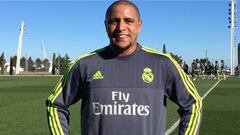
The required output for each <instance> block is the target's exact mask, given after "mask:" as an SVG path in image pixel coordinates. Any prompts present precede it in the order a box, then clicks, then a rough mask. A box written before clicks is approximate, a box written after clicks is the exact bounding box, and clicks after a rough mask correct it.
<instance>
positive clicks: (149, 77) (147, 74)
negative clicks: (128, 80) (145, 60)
mask: <svg viewBox="0 0 240 135" xmlns="http://www.w3.org/2000/svg"><path fill="white" fill-rule="evenodd" d="M153 79H154V76H153V73H152V69H151V68H149V67H146V68H144V69H143V73H142V80H143V81H144V82H145V83H151V82H152V81H153Z"/></svg>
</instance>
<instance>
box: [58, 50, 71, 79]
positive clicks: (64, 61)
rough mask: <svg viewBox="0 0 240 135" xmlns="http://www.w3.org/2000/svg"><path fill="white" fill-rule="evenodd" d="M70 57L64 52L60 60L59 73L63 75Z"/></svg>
mask: <svg viewBox="0 0 240 135" xmlns="http://www.w3.org/2000/svg"><path fill="white" fill-rule="evenodd" d="M69 59H70V58H69V57H68V55H67V54H66V55H65V56H64V57H62V58H61V60H60V74H61V75H63V74H64V73H65V70H66V69H67V68H68V64H69V63H70V60H69Z"/></svg>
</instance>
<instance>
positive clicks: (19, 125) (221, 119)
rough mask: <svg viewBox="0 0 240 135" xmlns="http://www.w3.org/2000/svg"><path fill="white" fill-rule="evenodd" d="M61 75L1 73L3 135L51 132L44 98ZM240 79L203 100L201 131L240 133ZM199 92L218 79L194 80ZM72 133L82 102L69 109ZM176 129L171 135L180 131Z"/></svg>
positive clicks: (172, 115) (171, 113)
mask: <svg viewBox="0 0 240 135" xmlns="http://www.w3.org/2000/svg"><path fill="white" fill-rule="evenodd" d="M58 79H59V77H4V76H0V110H1V111H0V116H1V117H0V135H16V134H18V135H43V134H44V135H46V134H49V130H48V125H47V117H46V107H45V100H46V98H47V96H49V95H50V93H51V91H52V90H53V88H54V86H55V84H56V82H57V80H58ZM239 82H240V79H238V78H234V77H231V78H228V79H227V80H226V81H223V82H221V83H220V84H219V85H218V86H217V87H216V88H215V89H214V90H213V91H212V92H211V93H210V94H209V96H207V97H206V98H205V99H204V101H203V104H204V110H203V119H202V124H201V129H200V134H209V135H214V134H218V135H225V134H228V135H231V134H232V135H235V134H237V133H239V132H240V129H239V128H238V125H240V120H239V114H240V108H239V107H237V106H238V104H239V103H240V98H239V97H240V85H239V84H238V83H239ZM194 83H195V85H196V87H197V89H198V91H199V93H200V95H201V96H203V94H204V93H206V91H207V90H208V89H209V88H210V87H211V86H212V85H213V84H214V83H216V80H201V81H195V82H194ZM176 109H177V106H175V105H174V104H173V103H171V102H168V122H167V127H170V126H171V125H172V124H173V123H174V122H175V121H176V120H177V119H178V115H177V113H176ZM70 111H71V115H70V120H71V121H70V127H71V131H72V133H71V135H79V134H80V116H79V113H80V103H77V104H75V105H73V106H72V107H71V108H70ZM176 132H177V130H176V131H175V132H173V133H172V135H174V134H177V133H176Z"/></svg>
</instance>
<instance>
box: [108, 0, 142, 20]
mask: <svg viewBox="0 0 240 135" xmlns="http://www.w3.org/2000/svg"><path fill="white" fill-rule="evenodd" d="M117 5H128V6H131V7H133V8H134V9H135V10H136V11H137V15H138V19H139V20H140V18H141V17H140V12H139V10H138V8H137V6H136V5H135V4H134V3H133V2H131V1H129V0H118V1H115V2H114V3H112V4H111V5H110V6H109V7H108V9H107V12H106V15H105V20H107V19H108V17H109V14H110V12H111V10H112V8H113V7H114V6H117Z"/></svg>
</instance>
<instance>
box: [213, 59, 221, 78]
mask: <svg viewBox="0 0 240 135" xmlns="http://www.w3.org/2000/svg"><path fill="white" fill-rule="evenodd" d="M219 72H220V70H219V64H218V61H215V66H214V75H215V77H214V79H218V80H219Z"/></svg>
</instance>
